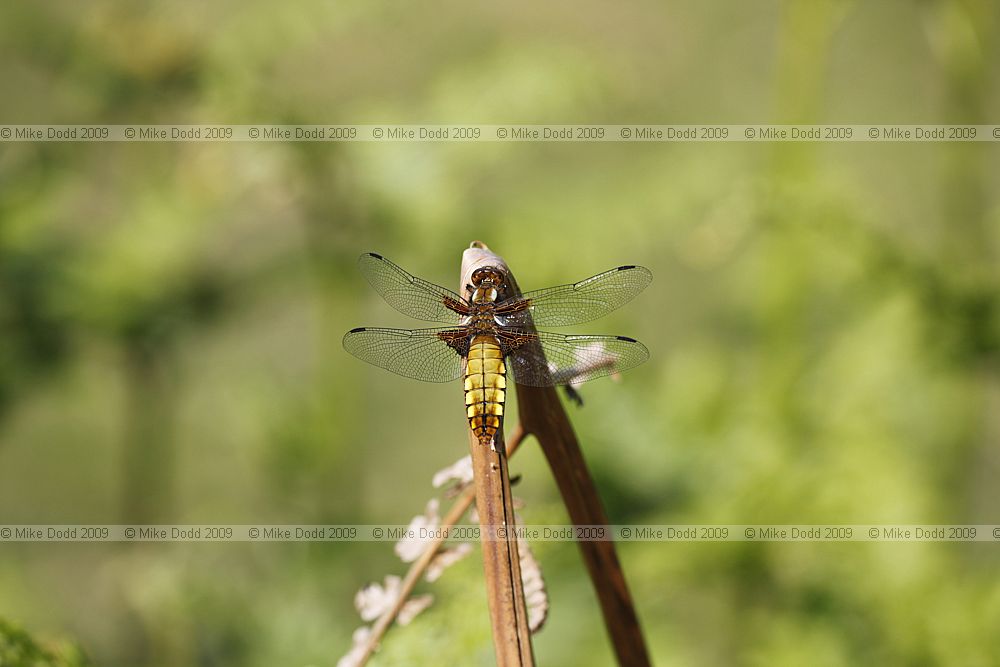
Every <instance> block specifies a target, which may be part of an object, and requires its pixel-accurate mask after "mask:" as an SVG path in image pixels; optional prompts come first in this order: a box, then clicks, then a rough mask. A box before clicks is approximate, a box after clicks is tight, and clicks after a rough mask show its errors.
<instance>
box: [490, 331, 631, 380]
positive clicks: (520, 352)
mask: <svg viewBox="0 0 1000 667" xmlns="http://www.w3.org/2000/svg"><path fill="white" fill-rule="evenodd" d="M501 341H502V342H503V343H504V344H505V346H506V347H507V348H508V349H511V348H513V349H511V351H510V352H509V353H508V355H507V365H508V367H509V368H510V370H512V371H513V373H514V379H515V380H516V381H517V383H518V384H525V385H530V386H533V387H549V386H552V385H560V384H573V385H576V384H579V383H581V382H586V381H587V380H593V379H594V378H599V377H604V376H606V375H612V374H615V373H620V372H621V371H626V370H628V369H630V368H633V367H635V366H638V365H639V364H641V363H642V362H644V361H646V359H648V358H649V350H647V349H646V346H645V345H643V344H642V343H640V342H639V341H637V340H635V339H633V338H628V337H626V336H586V335H563V334H557V333H551V332H546V331H539V332H516V331H503V332H502V333H501Z"/></svg>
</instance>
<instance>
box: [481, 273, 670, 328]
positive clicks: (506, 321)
mask: <svg viewBox="0 0 1000 667" xmlns="http://www.w3.org/2000/svg"><path fill="white" fill-rule="evenodd" d="M652 280H653V274H652V273H650V271H649V269H647V268H645V267H642V266H619V267H618V268H616V269H611V270H610V271H605V272H604V273H599V274H597V275H596V276H593V277H591V278H587V279H586V280H581V281H580V282H578V283H573V284H572V285H559V286H558V287H549V288H547V289H541V290H535V291H533V292H525V293H524V294H523V295H522V296H521V297H520V298H514V299H510V300H508V301H505V302H504V303H503V304H501V305H500V306H499V307H498V308H497V314H498V316H499V319H500V322H501V324H503V325H505V326H510V327H528V326H530V325H531V324H535V325H537V326H548V327H564V326H569V325H571V324H581V323H583V322H589V321H591V320H596V319H597V318H598V317H603V316H604V315H607V314H608V313H610V312H611V311H612V310H615V309H616V308H619V307H621V306H622V305H624V304H626V303H628V302H629V301H631V300H632V299H633V298H634V297H635V295H636V294H638V293H639V292H641V291H642V290H644V289H645V288H646V286H647V285H649V283H650V282H651V281H652Z"/></svg>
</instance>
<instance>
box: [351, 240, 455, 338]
mask: <svg viewBox="0 0 1000 667" xmlns="http://www.w3.org/2000/svg"><path fill="white" fill-rule="evenodd" d="M358 267H359V268H360V269H361V273H362V274H364V276H365V278H367V279H368V282H369V283H371V285H372V287H374V288H375V290H376V291H377V292H378V293H379V294H381V295H382V298H383V299H385V300H386V302H387V303H388V304H389V305H390V306H392V307H393V308H395V309H396V310H398V311H399V312H401V313H404V314H406V315H409V316H410V317H415V318H416V319H418V320H427V321H429V322H447V323H449V324H458V322H459V318H460V317H461V316H462V314H467V313H468V305H467V304H466V302H465V300H464V299H463V298H462V297H460V296H459V295H458V294H455V293H454V292H452V291H451V290H449V289H445V288H444V287H441V286H440V285H435V284H434V283H431V282H427V281H426V280H424V279H422V278H417V277H416V276H414V275H411V274H410V273H407V272H406V271H404V270H403V269H401V268H400V267H398V266H396V265H395V264H393V263H392V262H390V261H389V260H387V259H386V258H385V257H382V256H381V255H378V254H375V253H373V252H367V253H365V254H363V255H361V257H360V258H359V259H358Z"/></svg>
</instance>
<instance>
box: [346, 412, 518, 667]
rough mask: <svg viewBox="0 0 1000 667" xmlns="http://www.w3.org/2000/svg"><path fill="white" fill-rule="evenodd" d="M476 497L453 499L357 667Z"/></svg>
mask: <svg viewBox="0 0 1000 667" xmlns="http://www.w3.org/2000/svg"><path fill="white" fill-rule="evenodd" d="M524 436H525V431H524V429H523V428H522V427H521V425H520V424H518V425H517V426H516V427H514V432H513V433H512V434H511V438H510V442H508V443H507V456H513V454H514V452H515V451H517V448H518V446H519V445H520V444H521V441H522V440H524ZM475 497H476V487H475V485H474V484H470V485H469V486H468V487H466V488H465V489H463V490H462V493H461V494H459V495H458V496H457V497H456V498H455V502H454V503H453V504H452V506H451V507H450V508H449V509H448V513H447V514H445V515H444V517H443V518H442V519H441V528H442V530H441V535H440V537H436V538H434V539H433V540H430V541H428V543H427V547H426V549H425V550H424V552H423V553H422V554H420V557H419V558H418V559H417V560H415V561H413V563H411V564H410V569H409V570H408V571H407V572H406V576H405V577H404V578H403V582H402V583H401V584H400V588H399V599H398V600H396V602H395V603H394V604H393V605H392V607H391V608H389V609H387V610H386V611H385V613H383V614H382V615H381V616H379V618H378V620H377V621H375V624H374V625H373V626H372V630H371V633H369V635H368V638H367V639H366V640H365V651H364V653H363V654H362V655H361V656H360V657H359V659H358V663H357V664H358V667H362V666H363V665H365V664H367V662H368V659H369V658H371V656H372V654H374V653H375V649H377V648H378V645H379V643H380V642H381V641H382V637H384V636H385V633H386V632H387V631H388V630H389V628H390V627H391V626H392V622H393V621H395V620H396V617H397V616H399V612H400V610H402V608H403V605H405V604H406V601H407V600H408V599H409V598H410V595H411V594H412V593H413V589H414V588H416V586H417V582H418V581H420V578H421V577H422V576H423V575H424V572H426V571H427V567H428V566H429V565H430V564H431V562H432V561H433V560H434V557H435V556H437V555H438V553H439V552H440V551H441V547H443V546H444V543H445V540H446V539H447V538H448V529H449V528H451V527H452V526H454V525H455V524H456V523H458V521H459V520H460V519H461V518H462V517H463V516H464V515H465V513H466V512H467V511H468V510H469V507H470V506H472V501H473V500H474V499H475Z"/></svg>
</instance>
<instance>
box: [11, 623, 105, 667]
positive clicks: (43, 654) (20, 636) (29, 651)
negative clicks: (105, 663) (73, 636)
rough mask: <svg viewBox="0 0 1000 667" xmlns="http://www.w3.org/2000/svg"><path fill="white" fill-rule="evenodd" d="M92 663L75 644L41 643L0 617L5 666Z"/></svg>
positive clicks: (79, 665) (84, 665) (60, 666)
mask: <svg viewBox="0 0 1000 667" xmlns="http://www.w3.org/2000/svg"><path fill="white" fill-rule="evenodd" d="M89 664H91V663H90V662H88V661H87V659H86V658H85V657H84V656H83V654H82V653H81V652H80V650H79V649H78V648H77V647H75V646H69V645H66V644H60V645H57V646H52V647H46V646H42V645H40V644H39V643H38V642H37V641H35V640H34V639H32V638H31V636H30V635H28V633H26V632H25V631H24V630H22V629H21V628H18V627H16V626H13V625H11V624H10V623H8V622H7V621H4V620H3V619H0V665H4V667H87V665H89Z"/></svg>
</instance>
